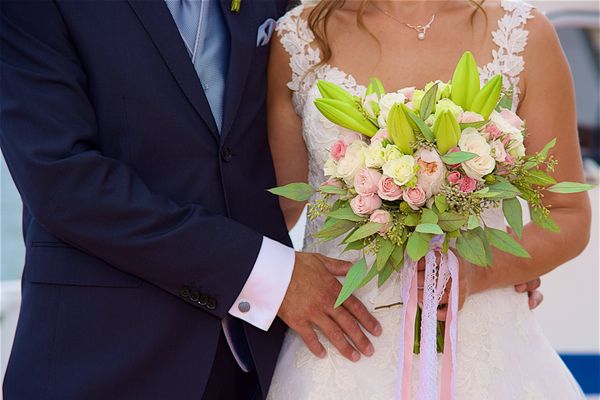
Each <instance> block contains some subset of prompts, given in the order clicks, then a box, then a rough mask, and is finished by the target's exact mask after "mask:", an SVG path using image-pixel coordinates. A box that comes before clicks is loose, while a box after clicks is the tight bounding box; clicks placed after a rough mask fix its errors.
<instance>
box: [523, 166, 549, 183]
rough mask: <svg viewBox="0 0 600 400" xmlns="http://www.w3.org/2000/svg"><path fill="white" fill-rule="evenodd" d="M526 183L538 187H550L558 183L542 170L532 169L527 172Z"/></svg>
mask: <svg viewBox="0 0 600 400" xmlns="http://www.w3.org/2000/svg"><path fill="white" fill-rule="evenodd" d="M525 181H526V182H528V183H530V184H532V185H538V186H550V185H554V184H555V183H556V179H554V178H553V177H551V176H550V175H548V174H547V173H546V172H545V171H542V170H541V169H531V170H529V171H527V175H526V176H525Z"/></svg>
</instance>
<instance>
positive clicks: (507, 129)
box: [490, 111, 521, 135]
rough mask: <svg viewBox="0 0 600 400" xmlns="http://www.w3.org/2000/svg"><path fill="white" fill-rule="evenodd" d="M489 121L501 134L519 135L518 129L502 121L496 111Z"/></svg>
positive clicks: (502, 118)
mask: <svg viewBox="0 0 600 400" xmlns="http://www.w3.org/2000/svg"><path fill="white" fill-rule="evenodd" d="M490 121H491V122H492V123H493V124H494V125H496V127H497V128H498V129H499V130H500V131H501V132H502V133H506V134H509V135H514V134H521V130H520V129H519V128H515V126H514V125H512V124H511V123H510V122H509V121H507V120H506V119H504V117H503V116H502V115H501V114H500V113H499V112H497V111H493V112H492V115H490Z"/></svg>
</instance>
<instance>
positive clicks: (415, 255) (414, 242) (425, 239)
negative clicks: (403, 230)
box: [406, 232, 433, 261]
mask: <svg viewBox="0 0 600 400" xmlns="http://www.w3.org/2000/svg"><path fill="white" fill-rule="evenodd" d="M432 236H433V235H431V234H428V233H422V232H413V233H412V235H410V237H409V238H408V243H407V244H406V252H407V253H408V256H409V257H410V258H411V259H412V260H413V261H418V260H420V259H421V258H423V257H425V254H427V252H428V251H429V241H430V240H431V238H432Z"/></svg>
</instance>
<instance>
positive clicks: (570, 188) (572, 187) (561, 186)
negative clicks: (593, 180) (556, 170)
mask: <svg viewBox="0 0 600 400" xmlns="http://www.w3.org/2000/svg"><path fill="white" fill-rule="evenodd" d="M595 187H596V186H595V185H590V184H589V183H579V182H560V183H557V184H556V185H553V186H551V187H549V188H548V191H549V192H553V193H580V192H586V191H588V190H591V189H593V188H595Z"/></svg>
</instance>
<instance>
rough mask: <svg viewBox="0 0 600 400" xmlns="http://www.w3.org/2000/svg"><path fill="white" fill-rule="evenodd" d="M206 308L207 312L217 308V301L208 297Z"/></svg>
mask: <svg viewBox="0 0 600 400" xmlns="http://www.w3.org/2000/svg"><path fill="white" fill-rule="evenodd" d="M206 308H208V309H209V310H214V309H215V308H217V301H216V300H215V299H213V298H212V297H209V298H208V301H207V302H206Z"/></svg>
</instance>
